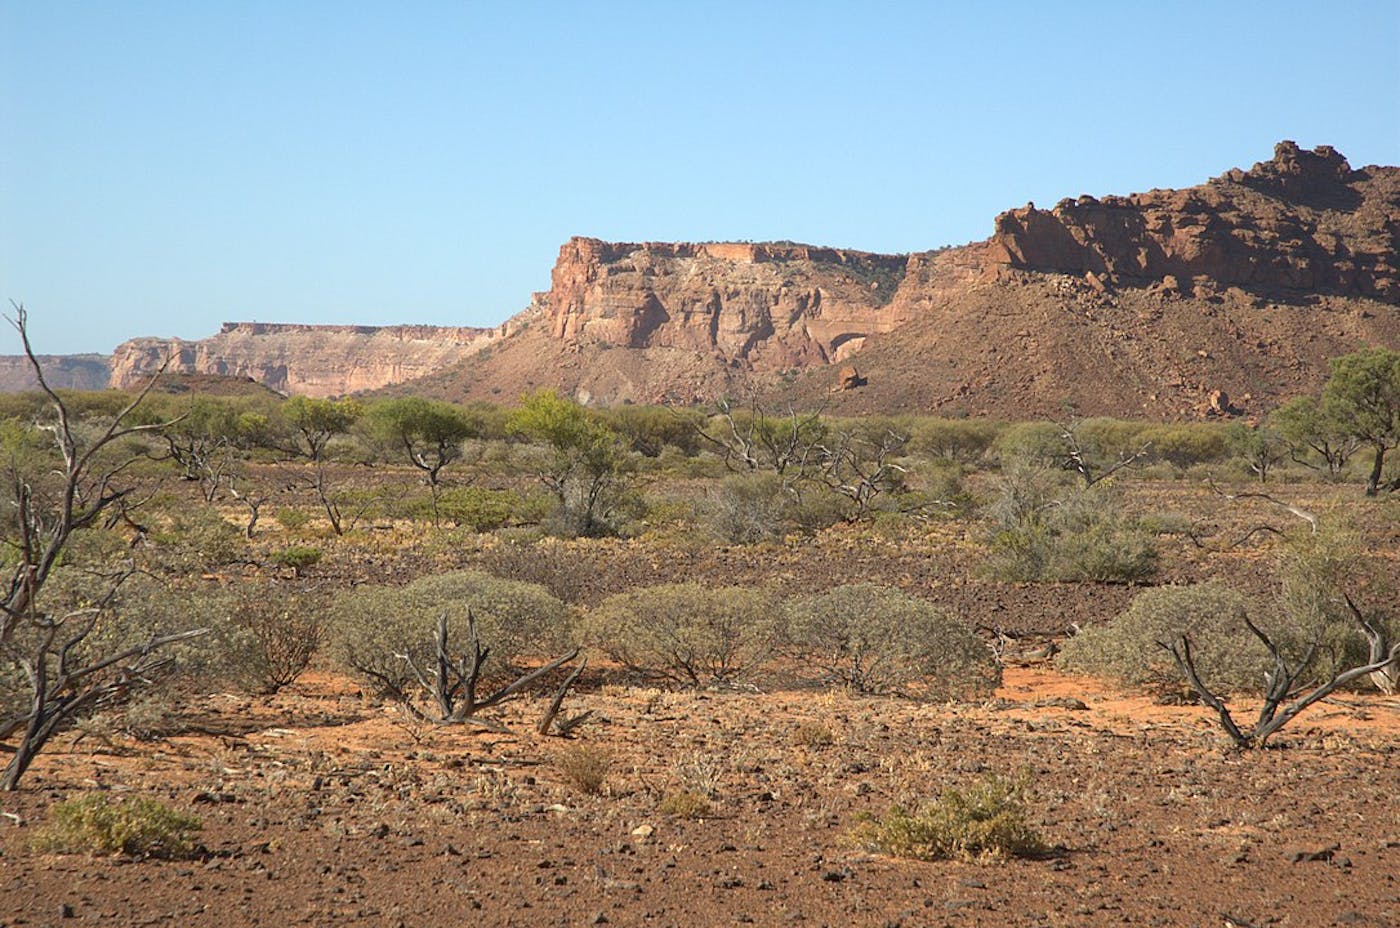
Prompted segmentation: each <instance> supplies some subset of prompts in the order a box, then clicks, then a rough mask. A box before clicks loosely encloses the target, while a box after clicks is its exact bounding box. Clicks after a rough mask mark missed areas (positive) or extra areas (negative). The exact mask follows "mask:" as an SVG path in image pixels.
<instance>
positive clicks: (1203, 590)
mask: <svg viewBox="0 0 1400 928" xmlns="http://www.w3.org/2000/svg"><path fill="white" fill-rule="evenodd" d="M1250 606H1251V604H1250V602H1249V601H1248V600H1247V599H1246V598H1245V597H1244V596H1243V595H1242V594H1240V593H1238V592H1236V591H1234V590H1231V589H1229V588H1227V587H1225V586H1224V585H1222V584H1220V583H1215V582H1208V583H1199V584H1194V585H1191V586H1166V587H1159V588H1157V589H1153V590H1145V591H1143V592H1142V593H1139V594H1138V595H1137V597H1136V598H1135V599H1134V600H1133V602H1132V604H1131V605H1130V606H1129V607H1128V609H1127V611H1126V612H1124V613H1123V614H1122V615H1120V616H1118V617H1117V618H1115V619H1114V620H1113V621H1112V622H1109V623H1108V624H1106V625H1099V626H1093V627H1090V628H1086V629H1084V630H1083V631H1081V632H1080V633H1079V634H1077V635H1075V636H1074V637H1072V638H1070V639H1069V640H1068V641H1066V642H1065V644H1064V647H1063V649H1062V650H1061V652H1060V656H1059V661H1058V662H1059V666H1060V667H1061V668H1063V669H1065V670H1069V671H1073V672H1078V673H1088V674H1094V675H1097V676H1105V677H1111V678H1113V679H1116V680H1119V681H1121V682H1123V683H1129V684H1134V685H1141V686H1149V687H1153V688H1159V689H1173V690H1176V689H1181V688H1182V687H1184V686H1185V678H1184V677H1183V676H1182V674H1181V672H1180V670H1178V669H1177V666H1176V664H1175V662H1174V661H1173V660H1172V656H1171V655H1170V654H1169V653H1168V652H1167V651H1166V650H1165V649H1164V648H1162V647H1161V645H1160V644H1159V642H1167V643H1174V642H1179V641H1180V640H1181V638H1182V637H1183V636H1189V638H1190V641H1191V653H1192V656H1193V657H1194V660H1195V664H1196V668H1197V671H1198V672H1199V674H1200V676H1201V680H1202V682H1204V683H1205V684H1206V686H1208V687H1210V688H1211V689H1212V690H1216V691H1226V692H1239V691H1244V690H1249V689H1258V688H1259V685H1260V681H1261V680H1262V679H1263V675H1264V672H1265V671H1266V670H1268V669H1269V668H1270V667H1271V666H1272V665H1271V661H1270V658H1269V654H1268V651H1267V650H1266V649H1265V648H1264V646H1263V644H1261V643H1260V641H1259V640H1258V639H1257V638H1255V637H1254V635H1253V634H1251V633H1250V631H1249V629H1248V628H1247V627H1246V626H1245V623H1244V618H1245V616H1246V615H1247V614H1248V610H1249V608H1250Z"/></svg>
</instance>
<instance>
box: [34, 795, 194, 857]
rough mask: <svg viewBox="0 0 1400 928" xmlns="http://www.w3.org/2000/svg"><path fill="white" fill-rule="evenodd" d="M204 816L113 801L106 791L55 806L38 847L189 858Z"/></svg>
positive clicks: (160, 806) (67, 851) (151, 802)
mask: <svg viewBox="0 0 1400 928" xmlns="http://www.w3.org/2000/svg"><path fill="white" fill-rule="evenodd" d="M200 827H201V825H200V821H199V819H198V818H196V817H195V816H193V815H187V814H185V813H183V812H177V811H175V810H174V809H171V808H170V807H169V806H166V805H164V804H162V803H159V802H156V801H155V800H153V799H144V798H139V797H138V798H132V799H122V800H117V801H113V800H111V799H109V798H108V797H106V796H104V795H102V794H101V793H92V794H89V795H87V796H81V797H79V798H77V799H68V800H65V801H63V802H59V803H55V804H54V806H53V808H51V809H50V810H49V820H48V822H47V823H46V824H45V825H44V826H43V828H41V829H40V830H39V833H38V834H37V835H35V837H34V846H35V847H36V848H37V849H39V850H41V851H46V852H50V853H59V854H124V855H126V856H128V857H169V858H180V857H189V856H191V855H192V854H193V852H194V846H193V833H194V832H197V831H199V829H200Z"/></svg>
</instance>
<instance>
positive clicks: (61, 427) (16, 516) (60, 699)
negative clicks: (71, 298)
mask: <svg viewBox="0 0 1400 928" xmlns="http://www.w3.org/2000/svg"><path fill="white" fill-rule="evenodd" d="M12 305H14V308H15V317H14V318H13V319H11V320H10V322H11V324H12V325H14V327H15V329H16V330H17V331H18V332H19V336H20V341H21V343H22V344H23V346H24V354H25V357H26V358H27V359H28V362H29V365H30V367H31V369H32V370H33V372H34V376H35V380H36V381H37V383H38V386H39V390H40V392H41V393H43V394H44V396H45V398H46V399H47V401H48V405H49V408H50V410H51V413H52V416H53V419H52V421H51V422H46V423H44V424H42V425H40V426H39V428H40V429H42V430H43V431H47V432H49V433H50V435H51V436H52V439H53V445H54V451H55V454H56V460H54V462H53V463H54V465H55V466H53V467H52V468H51V469H49V470H48V472H47V473H46V474H44V475H43V476H42V477H41V476H40V474H39V473H38V471H39V470H40V469H39V468H30V467H27V466H26V465H25V463H24V462H23V461H22V459H21V453H20V451H19V450H18V449H11V452H10V455H9V461H8V468H7V469H8V471H9V473H8V483H9V490H10V494H11V498H10V506H9V510H10V513H9V515H10V519H11V521H10V531H9V532H8V533H7V534H8V536H9V537H7V538H6V539H5V541H6V542H7V543H8V545H9V546H10V548H11V549H12V554H11V556H12V557H13V559H14V561H15V566H14V569H13V570H12V571H11V573H10V577H9V581H8V583H5V584H3V585H0V659H3V660H4V661H5V662H6V663H7V664H9V666H10V667H11V668H12V670H13V671H14V672H15V673H14V675H15V677H16V678H17V679H22V680H23V681H24V682H23V684H22V685H27V687H28V690H29V695H28V698H27V699H25V700H22V702H23V703H24V704H25V708H22V709H19V710H18V711H16V712H14V713H13V714H11V715H9V716H6V717H0V742H4V743H3V744H0V750H4V751H5V752H6V753H9V754H10V755H11V756H10V759H9V761H8V762H7V764H6V766H5V770H4V774H3V776H2V777H0V790H12V789H15V788H16V787H17V786H18V784H19V780H20V778H21V777H22V776H23V775H24V773H25V771H26V770H27V769H28V768H29V765H30V763H31V762H32V761H33V760H34V757H35V756H36V755H37V754H38V753H39V752H40V751H41V750H43V748H44V746H45V745H46V744H47V743H48V741H49V739H50V738H52V737H53V736H54V735H55V734H57V733H58V732H59V731H60V730H61V729H62V728H63V726H64V725H65V724H66V723H68V722H69V721H71V720H72V719H73V718H74V717H75V716H77V715H79V714H80V713H82V712H85V711H88V710H90V709H93V708H95V707H97V706H100V705H106V704H110V703H112V702H115V701H119V700H120V699H121V698H123V697H124V696H125V695H126V693H127V692H128V691H129V690H130V689H131V687H133V686H134V685H136V684H138V683H141V682H144V681H145V680H146V679H147V678H148V677H149V676H150V675H151V674H152V673H154V672H155V671H156V670H158V669H159V668H160V667H161V666H162V665H163V664H165V663H166V660H165V659H164V658H163V657H162V656H160V655H159V654H158V652H159V651H160V650H161V649H162V648H165V647H166V646H168V645H170V644H173V643H175V642H177V641H182V640H184V639H187V638H191V637H194V636H196V635H199V634H203V633H204V630H203V629H195V630H191V631H188V632H181V633H178V634H174V635H165V636H152V637H151V638H149V639H147V640H146V641H145V642H143V643H141V644H139V645H135V646H131V647H127V648H123V649H120V650H117V651H115V652H114V653H107V654H103V653H100V648H99V649H98V653H90V649H89V647H88V645H89V641H90V639H91V636H92V632H93V630H94V628H95V627H96V626H97V623H98V621H99V619H100V617H101V615H102V613H103V611H104V609H105V608H106V607H107V606H109V605H110V603H111V601H112V599H113V597H114V596H115V594H116V590H117V587H118V586H119V585H120V584H121V582H122V581H123V580H124V579H125V578H126V577H127V576H128V575H129V573H130V571H128V570H123V571H118V572H116V573H115V574H111V575H107V576H100V575H95V579H93V581H92V583H93V585H94V589H92V590H91V591H89V595H87V597H86V598H87V599H88V600H89V602H91V603H94V604H95V605H92V606H88V607H84V608H80V609H77V610H61V609H60V610H54V609H50V608H48V604H47V602H46V597H45V596H44V588H45V586H46V584H48V582H49V580H50V578H51V577H52V575H53V571H54V570H55V568H56V566H57V565H58V564H59V562H60V558H61V556H62V555H63V554H64V551H65V549H66V548H67V546H68V543H69V541H70V540H71V538H72V536H73V533H74V532H78V531H81V530H83V529H86V528H88V527H91V526H93V525H95V524H97V523H99V521H101V520H103V519H104V518H107V519H110V518H111V517H112V516H113V515H117V516H118V517H120V516H121V515H122V514H124V512H125V509H126V508H127V507H128V506H129V505H130V502H131V501H130V498H129V497H130V494H131V487H130V486H120V485H119V484H121V483H123V481H122V480H121V477H122V474H123V472H124V471H125V470H126V469H127V468H128V467H129V466H130V465H131V464H132V463H133V462H134V461H136V460H139V459H140V457H141V455H140V454H139V453H132V454H130V455H126V456H118V457H115V458H113V457H111V456H109V454H108V452H110V451H111V450H112V449H113V448H114V446H115V445H116V443H118V442H120V441H122V440H123V439H126V438H129V437H132V436H136V435H140V434H149V433H153V432H158V431H160V430H162V429H164V428H167V427H168V426H169V425H170V424H171V423H170V422H160V423H144V424H135V420H134V414H135V413H136V411H137V409H138V407H140V406H141V404H142V402H143V401H144V400H145V399H146V397H147V395H148V394H149V393H150V391H151V389H152V388H153V387H154V386H155V383H156V379H157V377H159V372H158V373H157V374H156V375H155V376H153V377H152V378H151V380H150V382H149V383H147V384H146V387H145V389H143V390H142V391H141V392H140V393H138V394H137V395H136V396H135V397H134V398H133V399H132V400H131V401H130V402H129V403H127V404H126V405H125V406H124V407H123V408H122V409H121V410H120V411H119V412H118V413H117V414H116V415H115V416H113V417H112V418H111V420H110V421H108V422H107V423H106V424H105V425H104V426H100V427H99V428H98V429H97V431H96V432H95V433H94V434H92V435H91V436H90V437H89V436H84V435H83V434H82V432H83V431H85V430H81V429H79V428H77V427H76V425H75V423H74V422H73V421H72V418H71V417H70V415H69V411H68V407H67V406H66V405H65V404H64V402H63V399H62V398H61V397H60V396H59V395H58V394H57V393H56V392H55V391H54V390H53V389H52V388H51V387H50V386H49V384H48V381H47V380H46V379H45V377H44V372H43V369H42V367H41V366H40V364H39V362H38V359H37V358H36V356H35V354H34V350H33V348H32V346H31V345H30V342H29V331H28V315H27V314H26V312H25V310H24V307H23V306H21V305H18V304H12ZM166 363H167V364H168V363H169V360H168V359H167V361H166ZM161 370H162V371H163V370H164V366H162V368H161ZM16 736H17V737H18V741H17V742H16V743H15V744H14V745H12V746H11V745H10V744H9V742H10V739H11V738H14V737H16Z"/></svg>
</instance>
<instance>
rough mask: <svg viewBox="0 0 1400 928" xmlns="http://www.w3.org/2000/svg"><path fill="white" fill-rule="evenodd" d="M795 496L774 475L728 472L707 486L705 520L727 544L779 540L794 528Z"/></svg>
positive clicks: (785, 484) (796, 505)
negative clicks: (722, 477)
mask: <svg viewBox="0 0 1400 928" xmlns="http://www.w3.org/2000/svg"><path fill="white" fill-rule="evenodd" d="M797 508H798V500H797V496H796V494H795V493H793V491H792V490H791V489H790V488H789V487H788V485H787V482H786V481H784V480H783V478H782V477H780V476H779V475H777V474H771V473H753V474H748V473H744V474H731V475H730V476H728V477H725V478H724V479H723V480H721V481H719V483H718V484H717V485H715V486H714V487H712V488H711V489H710V492H709V495H708V497H707V499H706V501H705V504H704V510H703V511H704V514H705V522H706V524H707V525H708V526H709V528H710V531H712V532H713V533H714V534H715V536H716V537H717V538H719V539H720V540H721V541H727V542H729V543H731V544H740V545H746V544H755V543H758V542H763V541H778V540H781V539H782V537H783V536H784V535H786V534H787V533H788V531H789V530H790V529H791V528H792V527H795V525H796V522H795V516H796V513H797Z"/></svg>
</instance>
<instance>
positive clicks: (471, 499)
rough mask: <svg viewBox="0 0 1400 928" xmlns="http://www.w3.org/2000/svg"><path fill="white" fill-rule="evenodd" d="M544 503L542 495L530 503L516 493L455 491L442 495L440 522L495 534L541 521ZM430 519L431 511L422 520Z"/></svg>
mask: <svg viewBox="0 0 1400 928" xmlns="http://www.w3.org/2000/svg"><path fill="white" fill-rule="evenodd" d="M541 503H547V500H545V498H544V497H543V496H542V495H540V494H535V495H533V496H532V497H531V498H530V499H529V500H528V501H527V499H526V498H525V497H522V496H521V495H520V494H519V493H516V492H515V491H513V490H490V489H486V488H484V487H452V488H450V489H447V490H443V491H442V494H441V495H440V496H439V498H438V503H437V511H438V516H439V518H441V519H445V520H446V521H448V522H451V523H453V524H454V525H462V526H466V527H467V528H470V529H471V530H472V531H474V532H492V531H495V530H496V529H498V528H501V527H502V526H505V525H510V524H511V523H512V522H531V521H538V520H539V519H540V518H541V517H542V516H543V514H544V509H543V508H542V507H541V505H540V504H541ZM431 515H432V512H431V507H430V508H429V510H428V511H427V512H425V513H423V515H422V517H430V516H431Z"/></svg>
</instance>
